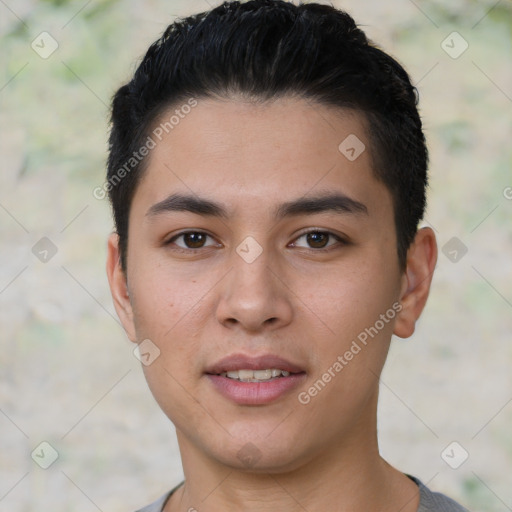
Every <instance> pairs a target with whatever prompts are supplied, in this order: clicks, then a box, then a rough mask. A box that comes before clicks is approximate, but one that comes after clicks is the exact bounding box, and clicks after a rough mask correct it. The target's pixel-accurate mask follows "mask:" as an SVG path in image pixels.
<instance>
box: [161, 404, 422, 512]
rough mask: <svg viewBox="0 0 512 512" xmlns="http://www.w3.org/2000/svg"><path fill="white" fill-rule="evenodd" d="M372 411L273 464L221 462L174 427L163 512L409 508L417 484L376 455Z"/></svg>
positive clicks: (414, 503) (406, 511) (414, 504)
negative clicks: (174, 452)
mask: <svg viewBox="0 0 512 512" xmlns="http://www.w3.org/2000/svg"><path fill="white" fill-rule="evenodd" d="M375 410H376V407H375ZM375 416H376V412H375V413H374V417H372V418H361V419H360V421H359V422H357V423H356V424H354V428H352V429H351V432H350V433H348V434H347V433H345V434H344V435H343V436H340V437H339V439H335V440H334V443H332V444H329V445H328V446H327V447H325V448H324V449H323V450H322V451H321V452H318V451H315V453H314V456H311V455H310V454H301V456H300V457H298V458H297V459H296V460H294V461H292V462H290V461H287V464H286V465H283V466H282V467H279V468H277V467H276V466H275V465H274V466H273V467H265V468H258V467H256V466H254V467H253V468H251V469H240V468H239V467H237V464H236V463H237V462H239V461H236V462H235V461H234V462H233V464H232V465H227V464H221V463H219V461H218V460H217V459H215V458H213V457H209V456H207V455H205V453H204V451H203V450H199V449H198V448H197V447H196V446H195V444H194V443H193V442H192V441H191V440H190V439H188V438H187V437H186V436H185V435H184V433H183V432H181V431H180V430H178V429H177V430H176V432H177V436H178V443H179V446H180V452H181V457H182V462H183V470H184V474H185V484H184V485H183V486H181V487H180V488H179V489H178V490H177V491H176V492H175V493H174V494H173V496H172V498H171V499H170V500H169V502H168V503H167V505H166V508H165V512H178V511H180V512H183V511H194V510H197V511H199V510H208V511H209V512H221V511H222V512H225V511H226V510H244V512H256V511H257V512H266V511H272V512H274V511H275V510H280V511H283V512H292V511H293V512H295V511H303V510H308V511H311V512H316V511H320V510H336V511H339V512H345V511H346V512H348V511H353V510H369V511H371V510H378V511H379V512H387V511H388V510H389V511H392V510H393V511H396V510H401V512H416V510H417V508H418V503H419V492H418V487H417V486H416V484H415V483H414V482H412V481H411V480H410V479H408V478H407V477H406V476H405V475H403V474H402V473H400V472H398V471H397V470H395V469H394V468H393V467H391V466H390V465H389V464H388V463H387V462H385V461H384V460H383V459H382V458H381V457H380V455H379V450H378V442H377V433H376V427H375V425H376V418H375Z"/></svg>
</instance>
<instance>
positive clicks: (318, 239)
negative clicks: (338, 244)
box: [306, 231, 329, 249]
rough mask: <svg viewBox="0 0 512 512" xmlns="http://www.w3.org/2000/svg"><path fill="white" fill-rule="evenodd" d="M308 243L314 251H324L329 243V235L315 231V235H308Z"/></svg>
mask: <svg viewBox="0 0 512 512" xmlns="http://www.w3.org/2000/svg"><path fill="white" fill-rule="evenodd" d="M306 240H307V243H308V244H309V245H310V246H311V247H313V248H314V249H323V248H324V247H325V246H326V245H327V242H328V241H329V234H328V233H322V232H320V231H314V232H313V233H307V235H306Z"/></svg>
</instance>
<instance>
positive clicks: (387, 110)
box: [106, 0, 428, 270]
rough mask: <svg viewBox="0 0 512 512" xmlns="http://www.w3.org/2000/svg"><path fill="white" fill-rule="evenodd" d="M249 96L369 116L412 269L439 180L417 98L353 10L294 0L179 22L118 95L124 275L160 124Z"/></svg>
mask: <svg viewBox="0 0 512 512" xmlns="http://www.w3.org/2000/svg"><path fill="white" fill-rule="evenodd" d="M239 95H242V96H243V97H246V98H247V99H250V100H251V101H258V102H264V101H271V100H272V99H277V98H279V97H282V96H294V97H299V98H304V99H306V100H308V101H312V102H315V103H317V104H320V105H326V106H337V107H342V108H347V109H354V110H355V111H357V112H360V113H361V114H362V115H363V118H364V120H365V124H366V126H367V130H368V137H369V140H370V145H371V148H370V155H371V157H372V170H373V173H374V176H375V177H376V178H377V179H378V180H380V181H381V182H382V183H384V184H385V185H386V187H387V188H388V190H389V191H390V193H391V196H392V198H393V208H394V219H395V228H396V233H397V254H398V261H399V265H400V268H401V269H402V270H403V269H405V264H406V258H407V250H408V248H409V246H410V244H411V242H412V241H413V239H414V236H415V234H416V231H417V229H418V223H419V221H420V220H421V219H422V218H423V215H424V210H425V206H426V187H427V180H428V178H427V166H428V151H427V147H426V143H425V137H424V134H423V131H422V123H421V119H420V116H419V113H418V109H417V105H418V94H417V90H416V88H415V87H414V86H413V85H412V83H411V80H410V78H409V76H408V74H407V72H406V71H405V70H404V68H403V67H402V66H401V65H400V64H399V63H398V62H397V61H396V60H395V59H394V58H392V57H391V56H389V55H388V54H387V53H385V52H384V51H382V50H381V49H379V48H378V47H377V46H376V45H375V44H374V43H372V42H371V41H370V40H369V39H368V38H367V37H366V35H365V33H364V32H363V31H362V30H361V29H359V28H358V27H357V26H356V24H355V22H354V20H353V19H352V17H351V16H350V15H349V14H347V13H346V12H343V11H341V10H339V9H336V8H335V7H333V6H330V5H324V4H318V3H308V4H299V5H295V4H293V3H291V2H286V1H284V0H250V1H247V2H239V1H231V2H224V3H223V4H221V5H219V6H218V7H216V8H214V9H211V10H209V11H206V12H202V13H199V14H195V15H192V16H189V17H187V18H182V19H177V20H176V21H174V22H173V23H172V24H171V25H169V26H168V27H167V29H166V30H165V32H164V33H163V35H162V36H161V37H160V38H159V39H158V40H157V41H155V42H154V43H153V44H152V45H151V46H150V47H149V49H148V51H147V53H146V55H145V56H144V58H143V60H142V62H141V63H140V65H139V66H138V68H137V70H136V71H135V73H134V76H133V78H132V79H131V80H130V81H129V82H128V83H127V84H125V85H123V86H122V87H121V88H120V89H119V90H118V91H117V92H116V93H115V95H114V98H113V101H112V115H111V132H110V138H109V157H108V170H107V182H106V183H107V184H108V186H107V190H108V193H109V198H110V201H111V203H112V209H113V216H114V221H115V226H116V231H117V233H118V235H119V244H120V260H121V266H122V268H123V269H124V270H126V257H127V254H126V252H127V245H128V217H129V212H130V205H131V202H132V199H133V196H134V193H135V190H136V188H137V184H138V183H139V180H140V179H141V176H142V174H143V172H144V168H145V163H146V161H147V157H145V158H141V157H140V155H139V153H138V149H139V148H141V147H142V146H143V145H144V144H145V141H146V140H147V139H148V136H149V133H150V130H151V128H152V126H153V125H154V123H155V121H156V120H157V119H159V118H160V117H161V115H162V114H163V113H164V112H166V111H168V110H169V109H170V108H171V106H173V105H176V104H177V103H179V102H184V103H185V104H186V103H187V101H188V102H190V99H191V98H194V99H195V100H197V99H200V98H217V99H218V98H223V99H230V98H233V97H234V96H239ZM340 142H341V141H340ZM146 153H147V151H146ZM135 154H136V155H137V158H134V155H135ZM127 162H130V165H129V166H127ZM121 170H124V172H121ZM121 177H122V179H121Z"/></svg>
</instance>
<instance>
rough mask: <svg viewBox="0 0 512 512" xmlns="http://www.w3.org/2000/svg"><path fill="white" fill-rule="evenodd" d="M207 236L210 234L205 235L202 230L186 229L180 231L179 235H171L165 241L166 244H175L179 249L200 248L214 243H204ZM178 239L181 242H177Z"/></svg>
mask: <svg viewBox="0 0 512 512" xmlns="http://www.w3.org/2000/svg"><path fill="white" fill-rule="evenodd" d="M207 238H211V236H210V235H207V234H206V233H203V232H202V231H187V232H185V233H180V234H179V235H176V236H174V237H172V238H171V239H170V240H169V241H168V242H167V244H168V245H170V244H175V245H176V246H177V247H179V248H180V249H202V248H203V247H209V246H211V245H215V244H210V245H209V246H208V245H205V242H206V240H207ZM180 239H181V240H182V242H181V243H177V242H176V241H177V240H180Z"/></svg>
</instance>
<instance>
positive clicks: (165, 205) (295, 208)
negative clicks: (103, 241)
mask: <svg viewBox="0 0 512 512" xmlns="http://www.w3.org/2000/svg"><path fill="white" fill-rule="evenodd" d="M168 212H190V213H195V214H196V215H202V216H206V217H218V218H223V219H229V213H228V210H227V209H226V208H225V207H224V206H223V205H222V204H220V203H217V202H215V201H212V200H210V199H205V198H200V197H197V196H193V195H184V194H171V195H170V196H169V197H166V198H165V199H164V200H163V201H160V202H159V203H156V204H154V205H153V206H151V207H150V208H149V209H148V211H147V212H146V217H149V218H151V217H155V216H157V215H160V214H163V213H168ZM323 212H337V213H342V214H352V215H358V214H365V215H368V208H367V207H366V206H365V205H364V204H363V203H361V202H359V201H356V200H355V199H352V198H350V197H348V196H346V195H345V194H340V193H333V192H331V193H325V194H322V195H317V196H312V197H309V196H308V197H301V198H299V199H295V200H293V201H289V202H285V203H282V204H280V205H278V206H277V208H275V210H274V218H275V219H277V220H280V219H283V218H285V217H293V216H299V215H307V214H315V213H323Z"/></svg>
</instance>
